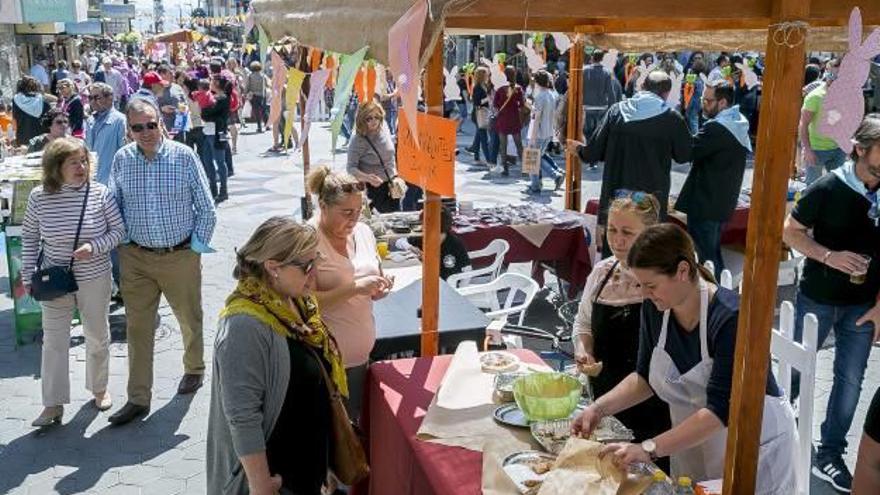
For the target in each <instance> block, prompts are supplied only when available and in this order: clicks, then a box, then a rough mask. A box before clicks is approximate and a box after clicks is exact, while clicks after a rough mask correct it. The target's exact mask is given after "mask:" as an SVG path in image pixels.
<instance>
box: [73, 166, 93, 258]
mask: <svg viewBox="0 0 880 495" xmlns="http://www.w3.org/2000/svg"><path fill="white" fill-rule="evenodd" d="M91 187H92V183H91V182H86V195H85V197H84V198H83V205H82V211H80V212H79V223H77V225H76V236H75V237H74V239H73V250H74V251H76V245H77V244H79V234H80V232H82V226H83V218H85V216H86V204H87V203H88V202H89V189H90V188H91ZM69 268H70V269H71V270H72V269H73V256H71V257H70V267H69Z"/></svg>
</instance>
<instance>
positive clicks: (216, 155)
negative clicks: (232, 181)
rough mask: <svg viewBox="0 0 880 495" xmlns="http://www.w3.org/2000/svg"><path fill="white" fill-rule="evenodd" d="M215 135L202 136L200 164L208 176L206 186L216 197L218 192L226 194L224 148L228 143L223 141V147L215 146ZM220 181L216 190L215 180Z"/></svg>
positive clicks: (226, 171)
mask: <svg viewBox="0 0 880 495" xmlns="http://www.w3.org/2000/svg"><path fill="white" fill-rule="evenodd" d="M215 139H216V137H215V136H213V135H211V136H205V137H204V141H203V144H204V155H203V157H202V166H203V167H204V168H205V175H207V176H208V186H209V187H210V188H211V196H213V197H215V198H216V197H217V196H218V195H219V194H226V179H227V175H228V169H227V168H226V149H227V148H229V143H224V144H225V146H224V147H220V148H217V147H215V144H214V141H215ZM218 180H219V182H220V190H219V192H218V190H217V181H218Z"/></svg>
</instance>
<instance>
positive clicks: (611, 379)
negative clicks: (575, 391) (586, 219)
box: [573, 190, 669, 441]
mask: <svg viewBox="0 0 880 495" xmlns="http://www.w3.org/2000/svg"><path fill="white" fill-rule="evenodd" d="M659 214H660V205H659V203H658V202H657V198H655V197H654V196H653V195H652V194H648V193H644V192H633V191H625V190H623V191H618V192H617V197H616V198H615V199H614V201H612V203H611V206H610V207H609V209H608V245H609V246H610V247H611V252H612V253H613V256H611V257H608V258H605V259H603V260H602V261H599V262H598V263H596V266H595V267H594V268H593V270H592V271H591V272H590V276H589V277H587V282H586V285H585V286H584V295H583V297H582V299H581V303H580V306H579V307H578V314H577V316H576V317H575V320H574V331H573V333H574V337H575V338H574V339H573V343H574V349H575V359H576V360H577V362H578V364H579V365H580V367H581V370H582V371H584V372H588V370H589V368H591V367H592V366H593V365H595V364H596V363H598V362H601V363H602V371H601V373H599V375H598V376H595V377H592V378H591V379H590V383H591V384H592V386H593V394H594V395H595V396H596V397H599V396H602V395H604V394H605V393H607V392H608V391H609V390H611V389H612V388H614V386H615V385H617V384H618V383H619V382H620V381H621V380H623V379H624V378H625V377H626V376H627V375H629V374H630V373H632V372H633V371H634V370H635V369H636V356H637V354H638V351H639V323H640V315H641V308H642V302H643V300H644V295H643V294H642V288H641V285H639V282H638V280H636V278H635V275H633V273H632V271H630V269H629V267H628V266H627V264H626V257H627V255H628V254H629V249H630V246H632V244H633V242H635V240H636V238H637V237H638V236H639V234H641V233H642V231H643V230H645V228H646V227H649V226H651V225H654V224H656V223H657V222H658V221H659ZM618 418H619V419H620V420H621V421H623V423H624V424H625V425H626V426H628V427H629V428H630V429H632V430H633V432H634V434H635V436H636V439H637V440H639V441H641V440H645V439H648V438H653V437H654V436H656V435H658V434H660V433H662V432H664V431H666V430H668V429H669V408H668V407H666V404H663V403H662V402H660V401H659V399H656V398H655V399H652V400H650V401H648V402H646V403H644V404H642V405H639V406H637V407H634V408H632V409H629V410H627V411H623V412H621V414H620V415H619V416H618Z"/></svg>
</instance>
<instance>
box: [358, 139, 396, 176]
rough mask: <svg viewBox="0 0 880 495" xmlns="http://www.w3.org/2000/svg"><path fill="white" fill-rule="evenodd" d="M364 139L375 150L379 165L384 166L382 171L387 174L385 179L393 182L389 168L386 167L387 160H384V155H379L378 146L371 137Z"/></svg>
mask: <svg viewBox="0 0 880 495" xmlns="http://www.w3.org/2000/svg"><path fill="white" fill-rule="evenodd" d="M364 139H366V140H367V144H369V145H370V148H373V153H376V156H377V157H378V158H379V163H380V164H381V165H382V171H383V172H385V177H387V178H388V182H391V174H389V173H388V167H386V166H385V160H383V159H382V155H380V154H379V150H377V149H376V145H374V144H373V141H371V140H370V137H369V136H367V135H364Z"/></svg>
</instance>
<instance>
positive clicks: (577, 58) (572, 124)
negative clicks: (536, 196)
mask: <svg viewBox="0 0 880 495" xmlns="http://www.w3.org/2000/svg"><path fill="white" fill-rule="evenodd" d="M583 70H584V37H583V36H580V35H579V36H578V37H577V39H576V40H575V42H574V45H572V46H571V48H569V49H568V125H567V126H566V129H565V136H566V137H567V138H568V139H574V140H577V141H580V140H581V139H583V138H582V137H581V135H582V129H583V122H582V121H581V116H582V115H583V112H582V111H581V102H583V101H584V95H583V92H584V87H583V78H584V72H583ZM565 207H566V208H568V209H569V210H574V211H580V209H581V159H580V157H577V156H574V155H572V154H571V153H566V154H565Z"/></svg>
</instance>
